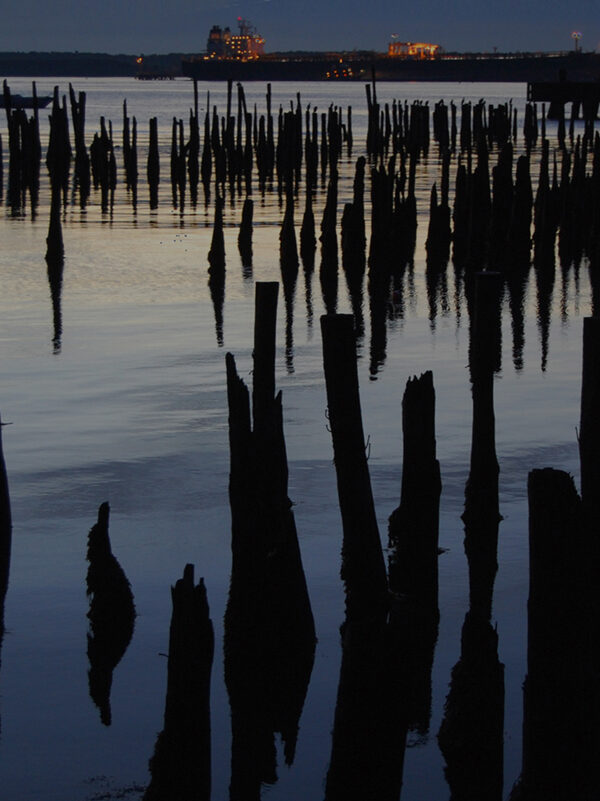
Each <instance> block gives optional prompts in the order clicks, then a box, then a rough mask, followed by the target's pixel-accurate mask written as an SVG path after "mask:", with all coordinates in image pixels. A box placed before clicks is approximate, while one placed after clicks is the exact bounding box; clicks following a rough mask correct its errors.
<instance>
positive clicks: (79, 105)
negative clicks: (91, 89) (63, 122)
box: [69, 84, 91, 209]
mask: <svg viewBox="0 0 600 801" xmlns="http://www.w3.org/2000/svg"><path fill="white" fill-rule="evenodd" d="M69 98H70V102H71V122H72V124H73V140H74V142H75V181H76V183H77V186H78V188H79V205H80V207H81V208H82V209H84V208H85V207H86V205H87V201H88V199H89V196H90V190H91V177H90V157H89V154H88V151H87V147H86V144H85V104H86V94H85V92H79V95H78V97H76V96H75V90H74V89H73V87H72V85H71V84H69Z"/></svg>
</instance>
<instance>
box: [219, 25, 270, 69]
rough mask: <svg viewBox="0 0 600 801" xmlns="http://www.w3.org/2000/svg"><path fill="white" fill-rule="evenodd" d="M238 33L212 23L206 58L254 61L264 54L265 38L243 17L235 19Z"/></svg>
mask: <svg viewBox="0 0 600 801" xmlns="http://www.w3.org/2000/svg"><path fill="white" fill-rule="evenodd" d="M237 22H238V27H239V33H237V34H233V33H232V32H231V30H230V28H221V27H220V26H219V25H213V27H212V28H211V29H210V33H209V35H208V42H207V45H206V58H207V59H215V60H219V61H256V59H258V58H260V57H261V56H262V55H264V48H265V40H264V39H263V37H262V36H260V35H259V34H258V33H257V32H256V29H255V28H254V27H253V26H252V25H251V24H250V23H249V22H248V20H247V19H244V18H243V17H238V19H237Z"/></svg>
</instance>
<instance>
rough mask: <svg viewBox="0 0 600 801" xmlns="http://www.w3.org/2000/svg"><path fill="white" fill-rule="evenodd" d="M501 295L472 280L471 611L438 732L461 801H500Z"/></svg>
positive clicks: (491, 282) (497, 284)
mask: <svg viewBox="0 0 600 801" xmlns="http://www.w3.org/2000/svg"><path fill="white" fill-rule="evenodd" d="M500 290H501V277H500V274H499V273H495V272H490V273H478V274H477V275H476V276H475V292H474V303H473V320H472V323H471V329H470V331H471V335H470V347H469V368H470V374H471V389H472V395H473V427H472V438H471V464H470V472H469V478H468V481H467V485H466V488H465V510H464V514H463V521H464V524H465V553H466V556H467V561H468V565H469V611H468V612H467V615H466V617H465V621H464V624H463V628H462V634H461V655H460V660H459V661H458V663H457V664H456V665H455V666H454V668H453V670H452V676H451V680H450V691H449V693H448V696H447V698H446V703H445V707H444V719H443V721H442V724H441V727H440V730H439V732H438V742H439V745H440V749H441V751H442V754H443V756H444V759H445V761H446V768H445V773H446V779H447V781H448V784H449V786H450V790H451V797H452V798H453V799H464V800H465V801H466V800H467V799H472V801H475V799H482V798H485V799H489V800H490V801H501V799H502V791H503V745H504V742H503V738H504V730H503V729H504V666H503V665H502V664H501V663H500V662H499V660H498V634H497V632H496V630H495V629H494V628H493V626H492V624H491V615H492V597H493V591H494V580H495V576H496V572H497V569H498V562H497V558H498V557H497V550H498V527H499V523H500V519H501V518H500V513H499V501H498V474H499V466H498V460H497V457H496V443H495V418H494V395H493V392H494V373H495V372H497V371H499V370H500V366H501V365H500V354H501V332H500Z"/></svg>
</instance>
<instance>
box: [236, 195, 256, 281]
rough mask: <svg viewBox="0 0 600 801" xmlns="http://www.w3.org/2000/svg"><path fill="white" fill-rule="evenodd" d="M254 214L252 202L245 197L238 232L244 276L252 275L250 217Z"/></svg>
mask: <svg viewBox="0 0 600 801" xmlns="http://www.w3.org/2000/svg"><path fill="white" fill-rule="evenodd" d="M253 214H254V202H253V200H252V198H250V197H247V198H246V199H245V200H244V205H243V206H242V219H241V221H240V230H239V233H238V250H239V252H240V258H241V260H242V270H243V273H244V277H245V278H249V277H250V276H251V275H252V217H253Z"/></svg>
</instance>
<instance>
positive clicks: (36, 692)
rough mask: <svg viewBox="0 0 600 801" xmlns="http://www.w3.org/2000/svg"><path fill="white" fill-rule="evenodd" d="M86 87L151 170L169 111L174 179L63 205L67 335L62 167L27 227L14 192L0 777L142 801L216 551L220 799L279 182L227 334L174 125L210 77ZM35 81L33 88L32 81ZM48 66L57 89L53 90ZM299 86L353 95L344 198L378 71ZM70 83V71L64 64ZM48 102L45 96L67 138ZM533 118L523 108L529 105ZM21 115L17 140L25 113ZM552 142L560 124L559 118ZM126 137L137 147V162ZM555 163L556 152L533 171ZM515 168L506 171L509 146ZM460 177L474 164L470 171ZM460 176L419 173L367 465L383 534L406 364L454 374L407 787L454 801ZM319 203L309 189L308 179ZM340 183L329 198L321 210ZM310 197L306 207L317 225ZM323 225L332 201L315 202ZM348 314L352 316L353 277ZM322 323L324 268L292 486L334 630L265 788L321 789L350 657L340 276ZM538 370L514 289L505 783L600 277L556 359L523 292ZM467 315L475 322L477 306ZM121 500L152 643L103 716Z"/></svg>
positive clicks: (464, 405)
mask: <svg viewBox="0 0 600 801" xmlns="http://www.w3.org/2000/svg"><path fill="white" fill-rule="evenodd" d="M72 83H73V86H74V88H75V89H76V91H85V92H86V93H87V125H86V131H87V141H88V144H89V142H90V141H91V137H92V135H93V132H94V131H96V130H98V126H99V117H100V115H104V116H105V117H106V118H107V119H111V120H112V122H113V126H114V132H115V141H117V142H118V141H120V135H121V129H122V123H121V120H122V103H123V100H124V99H127V103H128V112H129V114H130V116H133V115H135V116H136V118H137V121H138V127H139V146H140V178H142V177H143V176H144V175H145V163H144V161H143V159H144V158H145V143H147V140H148V120H149V118H150V117H152V116H155V115H157V116H158V118H159V139H160V145H161V157H162V162H161V169H162V183H161V194H160V206H159V210H158V211H156V212H151V211H150V210H149V207H148V198H147V194H146V190H145V187H144V185H143V181H142V182H141V185H140V198H139V203H138V209H137V214H134V212H133V210H132V208H131V205H130V204H129V202H128V200H127V197H126V194H125V189H124V186H123V183H122V180H123V170H122V164H121V162H119V181H120V182H121V183H120V184H119V186H118V188H117V203H116V206H115V210H114V213H113V216H112V219H110V218H108V217H107V216H103V215H102V214H101V212H100V208H99V198H98V196H97V194H93V195H92V198H91V203H90V205H89V207H88V209H87V211H85V212H81V211H80V210H79V208H78V207H77V206H76V205H74V206H70V207H69V208H68V209H67V211H66V214H65V219H64V223H63V234H64V241H65V253H66V256H65V268H64V279H63V292H62V322H63V333H62V341H61V347H60V349H59V350H58V351H56V350H55V348H54V347H53V343H52V308H51V302H50V293H49V287H48V280H47V274H46V264H45V261H44V254H45V237H46V234H47V226H48V206H47V195H48V193H47V182H46V179H45V169H44V170H43V176H44V177H43V186H42V202H41V205H40V209H39V212H38V215H37V217H36V218H35V219H34V220H32V219H31V215H30V214H29V211H28V212H27V213H26V214H25V215H24V216H23V217H21V218H14V217H11V216H10V213H9V210H8V209H7V208H6V207H5V206H4V205H3V206H1V207H0V216H1V221H0V228H1V237H2V240H1V241H2V247H1V248H0V274H1V276H2V292H1V294H0V353H1V361H0V371H1V374H0V409H1V411H2V419H3V421H4V422H6V423H10V425H8V426H6V427H5V428H4V429H3V440H4V452H5V458H6V463H7V468H8V473H9V482H10V491H11V499H12V509H13V525H14V532H13V533H14V538H13V551H12V564H11V577H10V586H9V591H8V595H7V600H6V613H5V622H6V629H7V630H6V634H5V637H4V642H3V644H2V653H1V658H2V665H1V671H0V721H1V731H0V786H1V787H2V788H3V789H2V797H3V799H6V801H17V799H19V800H23V801H25V800H26V799H36V801H52V800H53V799H57V800H58V799H60V801H83V799H93V798H101V797H109V796H108V795H105V794H106V793H111V792H114V793H117V792H122V793H123V795H120V796H119V797H127V798H133V799H135V798H138V797H141V794H142V792H143V788H144V787H145V785H146V784H147V783H148V781H149V773H148V759H149V757H150V756H151V754H152V751H153V748H154V743H155V739H156V735H157V733H158V732H159V731H160V730H161V728H162V724H163V711H164V694H165V689H166V668H167V660H166V658H165V656H164V654H165V653H166V651H167V649H168V629H169V620H170V614H171V598H170V589H169V588H170V585H171V584H173V583H174V582H175V580H176V579H177V578H178V577H179V576H180V575H181V573H182V570H183V567H184V565H185V564H186V562H193V563H194V564H195V566H196V574H197V576H204V578H205V582H206V586H207V591H208V599H209V603H210V610H211V617H212V620H213V623H214V626H215V633H216V643H217V648H216V653H215V661H214V665H213V673H212V700H211V715H212V733H213V760H212V761H213V775H212V778H213V793H212V798H213V799H215V801H221V800H224V799H226V798H228V784H229V760H230V756H229V747H230V725H229V705H228V700H227V693H226V690H225V686H224V680H223V666H222V665H223V663H222V634H223V632H222V619H223V613H224V609H225V603H226V598H227V590H228V582H229V571H230V515H229V505H228V495H227V489H228V471H229V453H228V429H227V410H226V393H225V352H226V350H229V351H232V352H233V353H234V354H235V356H236V360H237V363H238V369H239V371H240V374H241V375H242V376H243V377H245V378H246V379H247V381H248V382H250V381H251V369H252V359H251V350H252V336H253V334H252V330H253V304H254V282H255V281H257V280H279V278H280V270H279V227H280V224H281V219H282V209H281V208H280V207H279V205H278V203H277V198H276V193H272V194H270V195H267V196H266V198H265V200H264V203H263V202H261V201H260V200H259V199H258V195H257V196H256V197H255V204H256V205H255V229H254V271H253V277H251V278H244V277H243V273H242V267H241V263H240V258H239V255H238V251H237V244H236V240H237V225H238V223H239V218H240V215H241V201H238V202H237V203H236V204H235V206H233V207H232V206H231V205H230V204H229V202H228V203H227V205H226V209H225V222H226V231H225V245H226V254H227V277H226V290H225V292H226V297H225V307H224V344H223V346H222V347H221V346H219V345H218V343H217V339H216V335H215V321H214V314H213V306H212V303H211V299H210V294H209V290H208V286H207V266H208V265H207V259H206V256H207V253H208V249H209V247H210V240H211V234H212V218H213V210H212V206H210V207H209V208H208V209H206V208H205V207H204V204H200V205H199V206H198V207H197V209H192V208H191V206H189V205H188V206H186V209H185V211H184V213H183V215H181V214H180V212H179V211H178V210H173V209H172V208H171V204H170V185H169V180H168V153H169V147H170V126H171V121H172V117H173V116H176V117H177V118H183V119H186V118H187V115H188V113H189V108H190V106H191V104H192V102H193V95H192V85H191V83H190V82H188V81H184V80H177V81H174V82H164V83H162V82H155V83H153V82H136V81H134V80H126V79H112V80H99V79H82V78H73V79H72ZM10 85H11V88H12V89H13V91H15V92H21V93H27V92H28V90H29V88H30V83H29V81H26V80H19V79H12V80H11V82H10ZM52 86H53V81H52V80H49V79H40V80H39V81H38V92H40V93H41V94H44V93H46V92H49V91H50V90H51V89H52ZM296 89H299V91H300V92H301V96H302V102H303V104H305V103H310V104H311V105H312V106H315V105H316V106H317V107H318V108H319V109H320V110H323V111H324V110H326V109H327V107H328V106H329V104H330V103H332V102H333V103H336V104H338V105H340V106H342V107H343V108H346V106H348V105H349V104H351V105H352V107H353V124H354V137H355V148H354V152H353V154H352V159H351V160H349V159H348V158H347V156H346V155H344V158H343V165H342V176H341V183H340V198H339V203H340V205H339V210H340V212H341V208H342V204H343V202H344V201H345V200H346V199H348V197H349V196H350V193H351V186H352V175H353V171H352V164H353V163H354V160H355V158H356V157H357V156H358V155H360V154H361V153H362V152H363V144H364V136H365V131H366V100H365V91H364V86H363V85H361V84H347V85H330V84H316V83H315V84H303V85H301V86H300V87H293V86H291V85H287V84H274V85H273V99H274V108H275V110H276V109H277V107H278V105H279V103H280V102H281V103H283V104H284V107H286V108H287V107H288V104H289V101H290V100H295V91H296ZM60 90H61V92H66V91H67V90H68V81H67V80H64V81H63V80H61V81H60ZM207 90H210V102H211V105H212V104H213V103H215V104H217V106H218V108H219V112H220V113H224V112H225V102H226V92H225V86H224V85H217V84H212V85H208V84H207V85H203V84H201V85H200V106H201V109H204V108H205V107H206V91H207ZM264 93H265V87H264V86H262V85H258V84H256V85H249V86H247V87H246V96H247V99H248V102H249V105H250V107H252V106H253V104H254V103H255V102H256V103H257V104H258V108H259V112H263V111H264V109H265V102H264ZM379 95H380V100H389V101H391V100H392V99H393V98H396V99H399V100H404V99H407V100H408V101H411V100H413V99H416V98H421V99H423V100H429V102H430V104H431V105H433V103H434V102H436V101H437V100H439V99H441V98H443V99H445V100H446V101H450V100H451V99H454V100H455V101H456V102H457V103H460V100H461V99H462V98H469V99H472V100H477V99H478V98H479V97H484V98H485V99H486V100H487V101H488V102H490V103H494V104H496V103H498V102H503V101H505V100H508V99H509V98H512V99H513V100H514V103H515V106H516V107H517V108H518V109H519V111H520V112H521V111H522V109H523V107H524V103H525V86H524V85H517V84H513V85H510V84H507V85H500V84H487V85H486V84H481V85H477V84H472V85H471V84H450V85H448V84H384V85H382V86H381V87H380V88H379ZM47 114H48V112H47V110H46V111H43V112H42V113H41V125H42V137H43V139H44V141H47V136H48V123H47ZM520 119H521V120H522V115H521V117H520ZM0 131H1V133H2V139H3V144H4V150H5V155H4V159H5V177H6V175H7V169H6V161H7V155H6V142H7V136H6V122H5V119H4V118H3V119H2V122H1V126H0ZM550 133H551V134H552V131H551V130H550ZM119 158H120V151H117V159H118V160H119ZM538 161H539V152H538V151H536V152H535V153H534V156H533V159H532V165H533V167H535V166H536V165H537V162H538ZM492 163H495V156H494V157H493V161H492ZM452 175H453V173H452ZM438 179H439V163H438V160H437V148H435V147H433V146H432V148H431V151H430V156H429V159H428V160H427V161H425V162H424V163H422V164H421V165H420V166H419V173H418V184H417V185H418V189H419V198H418V208H419V214H420V226H419V231H418V242H417V252H416V257H415V264H414V291H413V292H412V294H411V293H408V294H407V302H406V308H405V311H404V315H403V317H401V318H398V319H396V320H394V321H392V322H390V323H389V324H388V339H387V357H386V361H385V364H384V365H383V367H382V368H381V369H380V370H379V372H378V374H377V376H376V378H377V380H370V376H369V355H368V350H369V331H368V327H367V332H366V336H365V340H364V342H363V343H362V346H361V352H360V361H359V374H360V381H361V398H362V406H363V419H364V427H365V432H366V434H367V435H368V436H369V440H370V462H369V465H370V470H371V479H372V483H373V489H374V495H375V502H376V508H377V514H378V518H379V522H380V531H381V534H382V541H383V542H384V544H385V542H386V530H387V518H388V516H389V514H390V513H391V512H392V510H393V509H394V508H395V507H396V506H397V505H398V502H399V493H400V479H401V467H402V466H401V455H402V432H401V401H402V394H403V391H404V386H405V383H406V380H407V379H408V378H409V377H410V376H411V375H413V374H419V373H421V372H423V371H424V370H429V369H430V370H432V371H433V375H434V383H435V388H436V397H437V407H436V427H437V444H438V458H439V459H440V462H441V469H442V480H443V494H442V501H441V504H442V505H441V529H440V545H441V546H442V547H443V548H444V549H445V553H444V554H443V555H442V556H441V557H440V611H441V623H440V633H439V639H438V644H437V649H436V656H435V663H434V670H433V714H432V719H431V724H430V731H429V735H428V736H427V737H424V738H417V737H416V736H413V735H410V736H409V746H410V747H409V748H408V749H407V753H406V761H405V770H404V786H403V791H402V799H403V801H416V800H417V799H421V798H430V799H444V798H448V797H449V789H448V787H447V785H446V783H445V780H444V775H443V760H442V757H441V754H440V752H439V748H438V746H437V740H436V734H437V731H438V729H439V725H440V722H441V718H442V714H443V704H444V700H445V697H446V694H447V690H448V682H449V678H450V671H451V669H452V666H453V665H454V664H455V663H456V661H457V659H458V657H459V653H460V630H461V626H462V622H463V618H464V614H465V612H466V611H467V608H468V583H467V566H466V559H465V556H464V551H463V544H462V541H463V529H462V524H461V520H460V514H461V512H462V507H463V502H464V485H465V480H466V476H467V472H468V465H469V454H470V429H471V395H470V385H469V378H468V370H467V345H468V342H467V335H468V320H467V314H466V308H465V305H464V300H460V301H459V303H458V307H456V306H455V304H454V299H453V293H454V287H453V279H452V269H450V270H449V278H448V281H449V288H450V295H451V298H450V308H449V309H448V310H447V311H446V312H440V314H439V315H438V316H437V318H436V320H435V322H434V323H432V322H431V321H430V319H429V309H428V303H427V295H426V290H425V282H424V265H425V253H424V239H425V235H426V222H424V221H425V220H426V216H425V215H426V213H427V209H428V191H429V187H430V186H431V183H432V182H433V181H434V180H438ZM301 198H303V193H302V195H301ZM322 202H323V192H322V190H321V189H319V200H318V204H321V205H318V208H321V207H322ZM301 210H302V206H299V209H298V212H297V215H296V223H297V224H299V221H300V219H301ZM317 220H319V216H318V215H317ZM339 298H340V299H339V307H338V308H339V310H340V311H349V310H350V306H349V302H348V300H347V297H346V288H345V284H344V280H343V276H341V275H340V295H339ZM312 304H313V308H312V317H311V316H310V315H308V314H307V312H306V308H307V304H306V298H305V291H304V282H303V277H302V272H301V273H300V276H299V280H298V285H297V288H296V298H295V308H294V323H293V352H292V360H291V363H290V360H288V361H286V357H285V352H284V342H285V313H284V308H283V301H282V299H281V301H280V310H279V322H278V329H279V330H278V345H279V347H278V358H277V382H278V386H279V388H281V389H282V390H283V403H284V424H285V434H286V440H287V449H288V459H289V466H290V497H291V498H292V500H293V501H294V503H295V507H294V511H295V515H296V523H297V527H298V532H299V537H300V546H301V550H302V556H303V561H304V567H305V572H306V577H307V582H308V587H309V592H310V596H311V601H312V605H313V612H314V616H315V622H316V627H317V635H318V640H319V641H318V646H317V652H316V658H315V664H314V670H313V674H312V678H311V682H310V686H309V689H308V694H307V698H306V702H305V706H304V712H303V715H302V718H301V721H300V734H299V741H298V750H297V755H296V759H295V762H294V764H293V766H292V767H291V768H288V767H286V766H285V765H284V762H283V757H282V755H281V754H280V755H279V758H278V763H279V768H278V774H279V780H278V782H277V783H276V784H275V785H273V786H271V787H269V788H268V790H265V791H264V796H265V797H268V798H270V799H273V801H275V800H276V799H286V800H287V801H295V800H296V799H297V801H300V800H301V799H302V801H306V800H307V799H315V801H316V800H317V799H320V798H323V796H324V789H323V788H324V780H325V776H326V773H327V767H328V762H329V755H330V751H331V729H332V725H333V715H334V708H335V700H336V692H337V682H338V671H339V664H340V647H339V625H340V623H341V622H342V620H343V615H344V598H343V587H342V584H341V581H340V578H339V568H340V545H341V523H340V516H339V510H338V505H337V493H336V486H335V471H334V467H333V462H332V448H331V439H330V434H329V432H328V430H327V419H326V400H325V389H324V380H323V373H322V357H321V340H320V332H319V323H318V321H319V315H320V314H321V313H323V304H322V299H321V293H320V287H319V281H318V257H317V273H316V274H315V276H314V279H313V286H312ZM525 304H526V323H525V348H524V367H523V369H522V370H516V369H515V367H514V366H513V363H512V359H511V349H512V334H511V325H510V317H509V314H508V310H507V307H506V305H505V313H504V320H503V342H504V347H503V369H502V372H501V373H500V374H499V375H498V377H497V379H496V384H495V393H496V395H495V399H496V426H497V451H498V459H499V462H500V470H501V474H500V493H501V495H500V506H501V513H502V515H503V518H504V519H503V522H502V523H501V526H500V541H499V571H498V576H497V579H496V588H495V599H494V612H493V618H494V622H496V623H497V627H498V633H499V657H500V660H501V661H502V662H503V663H504V664H505V670H506V672H505V691H506V709H505V788H506V792H508V791H509V789H510V787H511V786H512V784H513V782H514V780H515V779H516V778H517V776H518V774H519V771H520V761H521V754H520V746H521V719H522V711H521V710H522V693H521V685H522V682H523V678H524V674H525V657H526V600H527V592H528V577H527V570H528V562H527V500H526V480H527V474H528V472H529V471H530V470H531V469H533V468H536V467H544V466H554V467H557V468H562V469H565V470H568V471H570V472H571V473H573V474H574V475H575V476H576V477H577V474H578V463H577V442H576V426H577V425H578V419H579V392H580V370H581V334H582V318H583V317H584V316H585V315H587V314H589V313H590V299H589V285H588V279H587V271H586V270H585V268H584V267H582V269H581V270H580V272H579V274H578V276H577V281H576V276H574V275H573V274H572V273H570V274H569V275H568V276H566V278H565V282H564V283H563V282H562V278H561V276H560V272H557V280H556V285H555V287H554V295H553V301H552V320H551V326H550V332H549V351H548V361H547V365H546V370H545V371H542V369H541V363H542V349H541V339H540V337H541V335H540V331H539V327H538V324H537V295H536V284H535V280H534V279H533V278H532V279H531V281H530V283H529V285H528V288H527V295H526V301H525ZM457 311H458V312H459V314H457ZM105 500H108V501H109V502H110V505H111V520H110V533H111V539H112V545H113V550H114V552H115V554H116V555H117V557H118V559H119V561H120V562H121V565H122V566H123V568H124V570H125V572H126V573H127V575H128V577H129V579H130V581H131V584H132V588H133V591H134V594H135V603H136V608H137V612H138V617H137V619H136V625H135V633H134V636H133V640H132V642H131V644H130V646H129V648H128V650H127V652H126V654H125V656H124V658H123V660H122V661H121V663H120V664H119V665H118V667H117V668H116V670H115V673H114V678H113V689H112V712H113V723H112V725H111V726H110V727H105V726H103V725H102V724H101V722H100V718H99V714H98V710H97V709H96V708H95V706H94V705H93V703H92V701H91V700H90V697H89V695H88V686H87V669H88V663H87V655H86V631H87V619H86V611H87V605H88V602H87V599H86V594H85V575H86V570H87V565H86V561H85V554H86V539H87V533H88V531H89V529H90V527H91V526H92V524H93V523H94V522H95V519H96V514H97V508H98V506H99V504H100V503H101V502H103V501H105Z"/></svg>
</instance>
